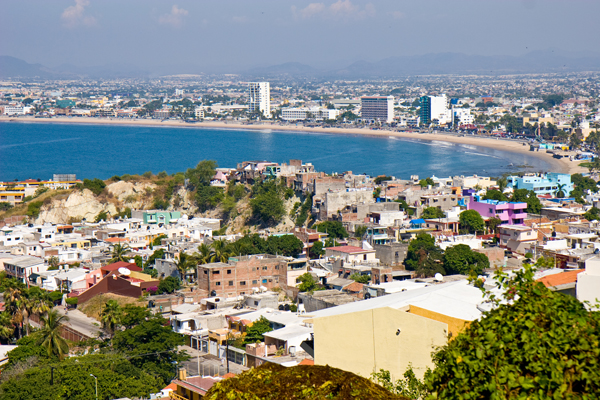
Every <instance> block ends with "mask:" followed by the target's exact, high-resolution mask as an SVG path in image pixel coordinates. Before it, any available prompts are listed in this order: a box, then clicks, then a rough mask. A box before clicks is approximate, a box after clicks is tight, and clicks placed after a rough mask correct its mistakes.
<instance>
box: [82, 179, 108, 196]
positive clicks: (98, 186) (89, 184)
mask: <svg viewBox="0 0 600 400" xmlns="http://www.w3.org/2000/svg"><path fill="white" fill-rule="evenodd" d="M83 187H84V188H85V189H89V190H91V191H92V193H94V194H95V195H96V196H98V195H100V193H102V192H103V191H104V188H105V187H106V183H104V181H103V180H102V179H98V178H94V179H93V180H90V179H84V180H83Z"/></svg>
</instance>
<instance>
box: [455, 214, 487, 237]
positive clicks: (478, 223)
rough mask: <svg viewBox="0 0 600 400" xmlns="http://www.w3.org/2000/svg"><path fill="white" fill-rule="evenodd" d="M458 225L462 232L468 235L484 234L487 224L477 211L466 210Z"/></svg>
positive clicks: (459, 217)
mask: <svg viewBox="0 0 600 400" xmlns="http://www.w3.org/2000/svg"><path fill="white" fill-rule="evenodd" d="M458 224H459V226H460V229H461V231H464V232H468V233H475V232H480V233H483V231H484V229H485V224H484V222H483V218H481V215H480V214H479V213H478V212H477V211H475V210H466V211H463V212H461V213H460V215H459V216H458Z"/></svg>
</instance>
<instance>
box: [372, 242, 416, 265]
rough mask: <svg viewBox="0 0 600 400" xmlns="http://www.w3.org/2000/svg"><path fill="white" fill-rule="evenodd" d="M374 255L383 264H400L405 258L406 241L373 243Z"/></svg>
mask: <svg viewBox="0 0 600 400" xmlns="http://www.w3.org/2000/svg"><path fill="white" fill-rule="evenodd" d="M373 248H374V249H375V257H376V258H378V259H379V262H381V264H383V265H390V266H396V265H401V264H402V263H403V262H404V259H405V258H406V253H407V251H408V243H390V244H374V245H373Z"/></svg>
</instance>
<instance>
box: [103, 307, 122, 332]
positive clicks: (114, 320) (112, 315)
mask: <svg viewBox="0 0 600 400" xmlns="http://www.w3.org/2000/svg"><path fill="white" fill-rule="evenodd" d="M122 316H123V310H121V306H120V305H119V303H118V302H117V301H116V300H108V301H107V302H106V303H105V304H104V307H102V312H101V313H100V321H101V322H102V327H103V328H104V329H106V330H107V331H108V332H109V333H110V334H111V336H112V335H113V334H114V333H115V330H116V329H117V328H118V327H119V326H121V317H122Z"/></svg>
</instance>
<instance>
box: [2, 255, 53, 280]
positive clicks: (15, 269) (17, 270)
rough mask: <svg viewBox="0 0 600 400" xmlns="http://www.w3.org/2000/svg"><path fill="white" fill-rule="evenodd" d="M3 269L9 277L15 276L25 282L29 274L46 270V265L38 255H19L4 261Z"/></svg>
mask: <svg viewBox="0 0 600 400" xmlns="http://www.w3.org/2000/svg"><path fill="white" fill-rule="evenodd" d="M4 270H5V271H6V274H7V275H8V277H9V278H16V279H18V280H19V281H21V282H23V283H27V280H28V279H29V278H30V276H31V274H34V273H39V272H46V271H47V270H48V265H46V264H45V263H44V260H43V259H41V258H38V257H32V256H20V257H15V258H13V259H11V260H6V261H4Z"/></svg>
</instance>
